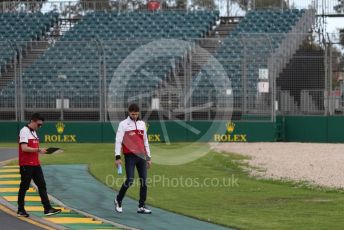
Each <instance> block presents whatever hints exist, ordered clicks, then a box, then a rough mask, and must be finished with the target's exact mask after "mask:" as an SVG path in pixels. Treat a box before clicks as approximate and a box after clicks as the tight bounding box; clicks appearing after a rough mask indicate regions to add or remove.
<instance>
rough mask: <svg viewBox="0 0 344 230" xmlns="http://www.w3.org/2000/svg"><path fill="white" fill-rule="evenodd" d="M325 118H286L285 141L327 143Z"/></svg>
mask: <svg viewBox="0 0 344 230" xmlns="http://www.w3.org/2000/svg"><path fill="white" fill-rule="evenodd" d="M327 133H328V125H327V117H325V116H286V117H285V140H286V141H295V142H327V141H328V135H327Z"/></svg>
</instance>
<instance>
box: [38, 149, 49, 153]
mask: <svg viewBox="0 0 344 230" xmlns="http://www.w3.org/2000/svg"><path fill="white" fill-rule="evenodd" d="M38 153H40V154H46V153H47V149H46V148H43V149H39V151H38Z"/></svg>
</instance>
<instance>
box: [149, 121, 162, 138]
mask: <svg viewBox="0 0 344 230" xmlns="http://www.w3.org/2000/svg"><path fill="white" fill-rule="evenodd" d="M148 128H149V124H148V123H146V132H147V137H148V141H149V142H161V139H160V134H148Z"/></svg>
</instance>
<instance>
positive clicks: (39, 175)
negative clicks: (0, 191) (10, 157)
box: [18, 166, 51, 210]
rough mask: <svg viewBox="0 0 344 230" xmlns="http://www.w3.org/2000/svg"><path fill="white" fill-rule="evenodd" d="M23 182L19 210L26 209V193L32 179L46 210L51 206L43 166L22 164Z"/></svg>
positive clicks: (19, 196) (21, 183)
mask: <svg viewBox="0 0 344 230" xmlns="http://www.w3.org/2000/svg"><path fill="white" fill-rule="evenodd" d="M20 175H21V182H20V188H19V192H18V210H24V205H25V202H24V200H25V194H26V191H27V190H28V189H29V187H30V182H31V179H32V180H33V182H35V184H36V185H37V187H38V192H39V195H40V197H41V202H42V204H43V206H44V209H45V210H48V209H50V208H51V205H50V202H49V198H48V194H47V188H46V185H45V180H44V176H43V171H42V168H41V166H20Z"/></svg>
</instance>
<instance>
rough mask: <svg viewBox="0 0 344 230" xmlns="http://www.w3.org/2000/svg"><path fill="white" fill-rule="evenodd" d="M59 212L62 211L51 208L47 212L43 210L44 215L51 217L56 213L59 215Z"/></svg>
mask: <svg viewBox="0 0 344 230" xmlns="http://www.w3.org/2000/svg"><path fill="white" fill-rule="evenodd" d="M61 211H62V210H61V209H56V208H51V209H48V210H44V215H46V216H52V215H55V214H57V213H60V212H61Z"/></svg>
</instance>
